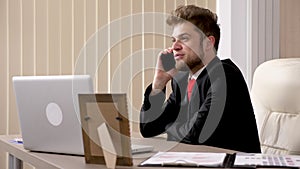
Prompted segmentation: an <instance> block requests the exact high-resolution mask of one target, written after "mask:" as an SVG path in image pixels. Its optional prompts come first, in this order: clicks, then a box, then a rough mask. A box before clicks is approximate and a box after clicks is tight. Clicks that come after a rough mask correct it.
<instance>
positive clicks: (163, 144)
mask: <svg viewBox="0 0 300 169" xmlns="http://www.w3.org/2000/svg"><path fill="white" fill-rule="evenodd" d="M16 137H17V136H14V135H0V151H5V152H8V153H10V154H12V155H14V156H15V157H17V158H18V159H20V160H22V161H23V162H27V163H29V164H32V165H33V166H35V167H37V168H47V169H52V168H53V169H57V168H72V169H99V168H100V167H101V168H106V167H105V165H99V164H86V163H85V159H84V157H83V156H71V155H60V154H49V153H38V152H30V151H28V150H25V149H24V148H23V145H22V144H17V143H12V142H11V141H12V140H13V139H14V138H16ZM132 142H133V143H136V144H138V143H140V144H145V145H154V147H155V149H154V151H153V152H151V153H142V154H134V155H133V163H134V166H132V167H125V166H117V168H141V167H137V165H138V164H140V163H141V162H142V161H144V160H145V159H146V158H148V157H150V156H151V155H153V154H154V153H156V152H158V151H191V152H193V151H198V152H226V153H234V151H231V150H226V149H221V148H214V147H209V146H200V145H187V144H182V143H177V142H169V141H165V139H162V138H151V139H144V138H143V139H132ZM142 168H143V169H146V168H148V167H142ZM155 168H157V169H159V167H155ZM181 168H182V167H181Z"/></svg>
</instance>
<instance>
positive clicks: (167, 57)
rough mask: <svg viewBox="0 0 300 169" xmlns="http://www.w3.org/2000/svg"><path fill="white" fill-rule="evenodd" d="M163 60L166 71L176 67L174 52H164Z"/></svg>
mask: <svg viewBox="0 0 300 169" xmlns="http://www.w3.org/2000/svg"><path fill="white" fill-rule="evenodd" d="M161 61H162V65H163V67H164V69H165V71H169V70H171V69H173V68H175V59H174V54H173V53H167V54H162V56H161Z"/></svg>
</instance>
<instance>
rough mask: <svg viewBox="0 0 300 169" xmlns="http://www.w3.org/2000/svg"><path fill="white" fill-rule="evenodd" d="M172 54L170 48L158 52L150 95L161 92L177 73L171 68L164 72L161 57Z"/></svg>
mask: <svg viewBox="0 0 300 169" xmlns="http://www.w3.org/2000/svg"><path fill="white" fill-rule="evenodd" d="M168 53H173V49H172V48H168V49H165V50H164V51H162V52H160V53H159V55H158V58H157V63H156V69H155V74H154V79H153V83H152V94H156V93H158V92H160V91H161V90H163V89H164V88H165V87H166V85H167V83H168V81H169V80H171V79H172V78H173V77H174V75H175V74H176V73H177V70H176V68H172V69H170V70H169V71H166V70H165V69H164V67H163V63H162V57H164V56H165V55H164V54H168Z"/></svg>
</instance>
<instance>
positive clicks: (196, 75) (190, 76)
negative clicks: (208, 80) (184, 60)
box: [189, 66, 205, 80]
mask: <svg viewBox="0 0 300 169" xmlns="http://www.w3.org/2000/svg"><path fill="white" fill-rule="evenodd" d="M204 69H205V66H203V67H202V68H201V69H199V70H198V71H197V72H196V73H194V74H190V75H189V79H195V80H197V78H198V76H199V75H200V74H201V72H202V71H203V70H204Z"/></svg>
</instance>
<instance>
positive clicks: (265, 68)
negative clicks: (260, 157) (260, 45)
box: [250, 58, 300, 155]
mask: <svg viewBox="0 0 300 169" xmlns="http://www.w3.org/2000/svg"><path fill="white" fill-rule="evenodd" d="M250 94H251V99H252V104H253V108H254V112H255V116H256V121H257V126H258V131H259V137H260V142H261V149H262V153H266V154H281V155H285V154H298V155H300V58H288V59H275V60H270V61H267V62H264V63H262V64H261V65H259V66H258V67H257V69H256V70H255V72H254V76H253V84H252V88H251V92H250Z"/></svg>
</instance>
